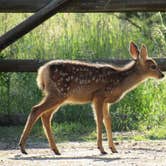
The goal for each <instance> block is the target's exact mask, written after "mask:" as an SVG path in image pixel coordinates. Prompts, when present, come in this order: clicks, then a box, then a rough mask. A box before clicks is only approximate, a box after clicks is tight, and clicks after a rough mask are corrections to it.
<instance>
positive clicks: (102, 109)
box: [19, 42, 164, 155]
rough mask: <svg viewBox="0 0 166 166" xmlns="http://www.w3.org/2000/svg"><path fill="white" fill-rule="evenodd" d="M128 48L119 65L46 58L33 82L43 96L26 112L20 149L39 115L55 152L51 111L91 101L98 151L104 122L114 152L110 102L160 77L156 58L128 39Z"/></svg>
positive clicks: (22, 148) (22, 147)
mask: <svg viewBox="0 0 166 166" xmlns="http://www.w3.org/2000/svg"><path fill="white" fill-rule="evenodd" d="M129 50H130V54H131V56H132V59H133V61H131V62H129V63H128V64H127V65H125V66H123V67H116V66H113V65H109V64H92V63H85V62H79V61H63V60H55V61H50V62H48V63H46V64H45V65H43V66H42V67H40V68H39V71H38V76H37V84H38V86H39V88H40V89H41V90H42V91H43V92H44V94H45V96H44V98H43V100H42V101H41V102H40V103H39V104H38V105H35V106H34V107H33V108H32V111H31V113H30V114H29V117H28V119H27V122H26V125H25V128H24V131H23V133H22V135H21V139H20V142H19V145H20V149H21V152H22V153H24V154H27V152H26V151H25V142H26V139H27V137H28V135H29V133H30V131H31V129H32V127H33V125H34V124H35V122H36V121H37V120H38V119H39V118H40V117H41V120H42V124H43V128H44V131H45V134H46V136H47V138H48V142H49V144H50V147H51V149H52V150H53V152H54V153H55V154H57V155H60V153H59V150H58V148H57V146H56V143H55V140H54V136H53V133H52V130H51V119H52V116H53V113H54V112H56V111H57V110H58V108H59V107H60V106H62V105H64V104H68V103H69V104H70V103H71V104H84V103H89V102H91V103H92V105H93V110H94V113H95V120H96V126H97V146H98V148H99V150H100V152H101V153H102V154H106V152H105V150H104V148H103V146H102V122H104V125H105V128H106V133H107V138H108V146H109V148H110V149H111V151H112V152H113V153H116V152H117V150H116V148H115V146H114V144H113V140H112V129H111V117H110V115H109V106H110V104H112V103H115V102H117V101H119V100H120V99H121V98H122V97H123V96H124V95H125V94H126V93H127V92H129V91H131V90H132V89H133V88H135V87H136V86H138V85H139V84H140V83H142V82H143V81H145V80H146V79H147V78H157V79H161V78H163V77H164V74H163V73H162V72H161V71H160V69H159V67H158V65H157V64H156V62H155V61H154V60H153V59H151V58H149V57H148V52H147V48H146V47H145V46H144V45H142V47H141V49H140V50H139V49H138V48H137V46H136V44H135V43H134V42H131V43H130V47H129Z"/></svg>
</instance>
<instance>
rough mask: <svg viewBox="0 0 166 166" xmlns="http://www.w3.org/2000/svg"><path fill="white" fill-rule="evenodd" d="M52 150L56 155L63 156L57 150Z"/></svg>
mask: <svg viewBox="0 0 166 166" xmlns="http://www.w3.org/2000/svg"><path fill="white" fill-rule="evenodd" d="M52 150H53V152H54V153H55V154H56V155H61V153H60V152H59V151H58V150H56V149H52Z"/></svg>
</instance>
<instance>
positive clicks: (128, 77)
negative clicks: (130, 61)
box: [119, 64, 146, 93]
mask: <svg viewBox="0 0 166 166" xmlns="http://www.w3.org/2000/svg"><path fill="white" fill-rule="evenodd" d="M121 76H122V80H121V81H120V82H119V88H120V89H121V91H122V93H125V92H128V91H130V90H132V89H134V88H135V87H137V86H138V85H139V84H140V83H141V82H143V81H145V80H146V75H145V74H144V73H140V71H139V69H137V67H136V64H135V65H133V66H132V67H131V68H130V69H128V70H126V71H122V72H121Z"/></svg>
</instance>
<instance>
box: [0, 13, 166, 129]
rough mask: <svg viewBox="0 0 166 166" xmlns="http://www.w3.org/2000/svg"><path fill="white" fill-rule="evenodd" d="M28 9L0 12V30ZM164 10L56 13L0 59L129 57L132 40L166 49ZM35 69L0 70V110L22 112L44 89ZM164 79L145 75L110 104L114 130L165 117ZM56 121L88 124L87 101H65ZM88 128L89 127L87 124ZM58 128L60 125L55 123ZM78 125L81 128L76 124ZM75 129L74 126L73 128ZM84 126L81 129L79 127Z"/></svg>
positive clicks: (152, 51)
mask: <svg viewBox="0 0 166 166" xmlns="http://www.w3.org/2000/svg"><path fill="white" fill-rule="evenodd" d="M28 16H30V14H1V15H0V21H1V24H0V34H3V33H4V32H6V31H7V30H8V29H10V28H11V27H13V26H14V25H16V24H17V23H18V22H20V21H21V20H23V19H25V18H27V17H28ZM165 22H166V15H165V13H160V12H159V13H127V14H125V13H122V14H119V13H115V14H100V13H98V14H69V13H66V14H57V15H56V16H54V17H52V18H51V19H49V20H48V21H46V22H45V23H43V24H42V25H40V26H39V27H38V28H36V29H35V30H33V31H32V32H30V33H29V34H27V35H26V36H24V37H23V38H21V39H19V40H18V41H17V42H16V43H15V44H13V45H11V46H10V47H8V48H7V49H6V50H5V51H3V52H2V53H1V54H0V58H1V59H2V58H3V59H86V60H93V59H103V58H105V59H107V58H129V53H128V44H129V42H130V41H131V40H133V41H135V42H136V43H138V45H140V44H141V43H145V44H146V45H147V46H148V50H149V55H150V56H152V57H153V56H157V57H162V56H164V55H165V53H166V43H165V36H166V35H165V32H166V31H165V30H166V27H165ZM35 79H36V74H32V73H22V74H20V73H0V94H1V95H0V113H7V114H12V113H23V114H25V115H26V116H27V114H28V113H29V112H30V109H31V107H32V106H33V105H34V104H37V103H38V102H39V101H40V99H41V97H42V95H41V92H40V91H39V90H38V89H37V86H36V81H35ZM165 86H166V84H165V81H163V82H160V83H156V82H155V81H148V82H146V83H144V84H143V85H141V86H140V87H139V88H137V89H136V90H134V91H133V92H131V93H129V94H128V95H127V96H125V97H124V99H123V100H122V101H120V102H119V103H117V104H115V105H113V106H112V107H111V110H110V112H111V114H112V118H113V130H114V131H115V130H119V131H121V130H131V129H141V130H145V129H148V130H149V129H151V128H154V127H158V126H161V125H163V124H164V123H163V122H164V121H165V119H166V104H165V101H166V100H165V98H166V95H165V93H164V92H165V90H164V89H166V87H165ZM55 120H56V123H59V124H60V123H61V122H66V124H67V122H68V123H70V124H72V123H76V122H77V123H78V122H79V123H80V124H84V123H85V121H86V123H87V124H90V125H91V124H92V126H94V120H93V113H92V111H91V107H90V106H89V105H86V106H65V107H63V108H61V110H60V111H59V112H58V113H57V114H56V115H55ZM70 127H71V130H74V131H75V129H72V125H69V128H70ZM85 129H86V130H88V128H87V127H86V128H85ZM56 130H59V129H58V128H57V127H56ZM80 130H81V129H80ZM74 131H73V132H74ZM83 131H84V130H83Z"/></svg>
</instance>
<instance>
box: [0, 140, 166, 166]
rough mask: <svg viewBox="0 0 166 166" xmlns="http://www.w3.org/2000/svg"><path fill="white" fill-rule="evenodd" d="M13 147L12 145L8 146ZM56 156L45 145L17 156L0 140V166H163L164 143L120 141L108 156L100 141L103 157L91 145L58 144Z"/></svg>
mask: <svg viewBox="0 0 166 166" xmlns="http://www.w3.org/2000/svg"><path fill="white" fill-rule="evenodd" d="M12 144H13V145H12ZM58 147H59V150H60V151H61V155H60V156H55V155H54V154H53V153H52V152H51V150H50V149H49V148H48V144H47V143H43V142H42V143H31V142H30V143H28V146H27V152H28V155H23V154H21V153H20V151H19V149H18V147H17V146H16V144H15V143H4V142H2V141H0V165H1V166H50V165H53V166H54V165H57V166H87V165H89V166H91V165H92V166H107V165H109V166H110V165H113V166H130V165H131V166H166V140H165V141H141V142H136V141H122V142H118V145H116V148H117V150H118V153H116V154H112V153H111V152H110V150H109V149H108V148H107V142H105V141H104V147H105V150H106V151H107V152H108V154H106V155H101V154H100V153H99V151H98V149H96V143H95V142H68V143H60V144H58Z"/></svg>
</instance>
